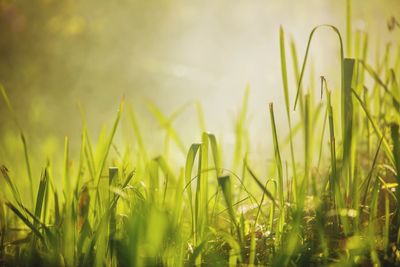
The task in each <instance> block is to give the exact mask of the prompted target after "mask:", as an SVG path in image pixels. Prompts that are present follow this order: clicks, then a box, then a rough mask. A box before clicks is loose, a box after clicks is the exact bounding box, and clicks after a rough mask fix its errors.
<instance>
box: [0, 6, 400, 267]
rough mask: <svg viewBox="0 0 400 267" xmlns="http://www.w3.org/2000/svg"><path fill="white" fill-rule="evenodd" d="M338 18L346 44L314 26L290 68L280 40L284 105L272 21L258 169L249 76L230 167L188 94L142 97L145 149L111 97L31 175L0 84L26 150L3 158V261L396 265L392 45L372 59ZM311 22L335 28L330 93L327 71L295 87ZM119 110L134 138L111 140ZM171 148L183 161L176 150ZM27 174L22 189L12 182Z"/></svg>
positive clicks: (398, 196) (398, 216)
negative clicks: (263, 160)
mask: <svg viewBox="0 0 400 267" xmlns="http://www.w3.org/2000/svg"><path fill="white" fill-rule="evenodd" d="M346 21H347V27H346V43H345V44H346V47H344V45H343V41H342V37H341V33H340V32H339V30H338V29H337V28H336V27H334V26H332V25H321V26H318V27H316V28H314V29H313V30H312V31H311V34H310V36H309V39H308V43H307V48H306V51H305V55H304V58H303V61H302V62H301V65H300V64H299V63H298V53H297V48H296V44H295V42H294V41H293V40H291V42H290V51H291V53H290V55H291V56H290V59H291V62H292V69H293V73H294V77H293V81H294V83H295V84H297V88H292V89H295V90H296V94H295V98H294V99H292V100H294V102H293V103H291V90H290V86H289V84H290V82H289V80H290V77H289V73H288V70H287V66H288V58H287V57H286V43H285V32H284V29H283V27H281V28H280V29H279V36H280V38H279V44H280V58H281V61H280V64H281V73H282V85H283V86H282V88H283V96H284V104H285V112H286V119H287V125H288V129H282V128H278V125H277V123H276V121H275V113H274V106H273V103H270V105H269V118H270V129H271V140H270V141H271V143H273V151H271V155H272V156H273V157H274V164H271V165H270V166H267V164H266V166H256V167H257V169H259V168H260V167H261V168H262V167H264V168H268V169H269V173H270V174H271V175H270V176H269V177H268V179H265V178H264V177H261V176H260V175H258V174H257V172H256V171H255V170H254V169H253V165H254V164H253V163H252V162H251V160H249V157H248V156H247V154H248V152H249V150H250V147H251V146H250V144H251V142H253V140H249V135H248V133H247V125H248V124H247V119H246V118H247V109H248V105H249V103H248V102H249V94H250V89H249V86H247V88H246V89H245V94H244V98H243V104H242V108H241V111H240V114H239V116H238V119H237V120H236V122H235V138H236V140H235V144H234V149H233V150H232V151H233V155H232V157H231V158H232V161H233V162H232V164H228V163H227V159H225V158H224V157H223V156H222V152H221V151H222V148H221V146H220V145H219V143H218V140H217V138H216V137H215V135H213V134H212V133H208V132H206V129H207V126H206V122H205V119H204V115H203V109H202V106H201V105H200V104H199V103H194V104H193V103H188V104H186V105H184V106H182V107H180V108H179V109H177V111H176V112H174V113H172V115H171V116H167V115H165V114H163V113H162V112H161V110H160V109H159V108H158V107H157V106H156V105H154V104H153V103H150V102H149V103H148V105H147V106H148V109H149V111H150V113H151V114H152V115H153V116H154V119H155V120H156V121H157V122H158V123H159V124H160V127H161V129H162V130H161V133H163V134H164V137H165V139H164V145H163V146H162V147H160V148H159V150H160V153H159V155H158V156H156V157H151V156H150V155H151V153H149V151H148V149H147V144H146V141H145V138H143V137H144V136H145V133H143V132H142V129H141V127H140V124H141V122H140V118H138V117H137V115H136V113H135V110H134V108H133V107H132V106H129V105H128V112H124V111H123V107H124V105H125V104H124V100H122V101H121V105H120V107H119V110H118V112H117V115H116V117H115V120H114V123H113V124H112V125H111V128H110V130H109V132H106V131H105V132H103V133H102V134H101V135H100V138H99V140H97V142H93V141H92V139H91V138H90V134H89V130H88V128H87V126H86V120H85V115H84V112H83V111H82V121H83V123H82V133H81V146H80V151H79V153H78V154H79V155H78V156H77V157H76V156H75V155H73V154H72V153H71V151H70V144H69V143H70V142H69V138H68V137H65V142H64V149H63V152H60V154H61V155H60V157H62V158H63V164H62V167H60V169H59V170H57V168H58V165H57V164H56V163H55V162H54V161H52V160H50V159H48V160H47V162H46V164H44V166H43V170H42V175H41V176H40V179H39V180H38V181H36V178H35V176H34V172H33V171H32V166H37V165H40V162H38V161H37V160H36V157H34V156H33V155H31V154H30V150H29V149H28V148H29V139H28V138H26V135H25V133H24V131H23V130H22V129H23V128H22V126H21V124H20V123H19V121H18V119H17V117H16V115H15V112H14V110H13V106H12V101H11V100H10V99H9V98H8V96H7V93H6V90H5V89H4V88H3V87H0V92H1V95H2V98H3V100H4V103H5V105H6V107H7V109H8V111H9V114H10V115H9V117H10V118H11V120H12V121H14V122H15V125H16V128H17V131H18V132H19V139H18V138H17V139H16V140H17V141H16V143H13V144H12V145H13V146H15V147H17V146H19V147H22V149H23V151H22V153H21V155H20V156H19V158H18V159H19V161H20V162H22V163H23V164H18V163H15V166H13V165H10V166H4V165H1V167H0V171H1V176H2V179H1V181H0V184H1V186H2V190H1V198H0V265H4V266H193V265H196V266H200V265H201V266H227V265H230V266H236V265H241V266H310V265H314V266H315V265H322V266H370V265H376V266H387V265H400V249H399V246H400V212H399V208H398V204H397V203H398V201H399V200H400V190H397V189H398V184H399V182H400V140H399V139H400V133H399V124H400V104H399V100H400V91H399V90H400V88H399V85H398V84H399V81H398V80H397V77H398V76H399V72H400V64H399V62H400V50H399V49H400V46H399V47H398V48H397V49H398V51H397V54H396V55H395V56H394V55H393V54H390V53H391V52H390V50H389V49H385V50H384V53H383V55H382V56H381V57H378V58H377V62H376V63H375V64H371V63H370V62H369V61H368V58H369V56H368V47H369V45H368V42H369V41H368V40H369V39H368V35H367V34H366V33H360V32H357V33H356V34H355V35H354V34H353V33H352V31H351V1H347V14H346ZM321 27H324V28H328V29H330V30H331V32H332V34H335V35H336V36H337V37H338V46H339V53H338V59H339V62H340V66H338V68H339V70H340V77H339V78H338V79H339V80H340V84H341V85H340V87H341V88H338V89H336V88H330V85H329V83H328V81H329V80H333V79H335V78H336V77H327V76H323V77H321V88H319V89H318V88H313V86H312V85H306V81H305V72H306V68H307V63H308V62H309V61H310V52H311V44H312V40H313V38H316V37H315V35H316V33H317V32H318V29H320V28H321ZM345 56H348V57H345ZM391 58H392V59H394V60H389V59H391ZM392 61H393V62H392ZM300 66H301V68H300ZM311 76H313V75H311ZM311 84H312V83H311ZM304 90H307V91H306V92H304ZM318 90H319V91H320V93H319V94H320V96H321V98H318V97H316V96H317V95H319V94H316V93H315V92H318ZM292 91H293V90H292ZM297 104H299V110H297V109H296V108H297ZM190 107H193V108H195V110H196V111H197V115H198V121H199V126H200V129H201V135H200V136H201V137H200V139H201V142H199V143H193V144H191V145H190V146H188V145H187V144H185V143H184V142H183V141H182V139H181V138H180V135H179V129H176V128H175V127H174V126H173V121H174V119H175V118H176V117H177V116H179V115H180V114H181V113H182V112H185V110H186V109H187V108H190ZM292 107H294V108H295V109H294V110H293V109H292ZM124 114H127V115H128V121H129V123H130V126H131V130H132V135H131V137H132V139H133V145H132V146H129V145H128V144H127V145H126V147H122V148H117V147H116V145H115V136H116V134H117V133H118V131H120V129H119V128H120V127H121V126H120V124H121V123H122V121H123V115H124ZM320 114H324V115H323V116H322V115H320ZM266 117H267V116H266ZM294 118H297V119H294ZM284 132H288V137H287V138H286V139H283V138H281V134H282V133H284ZM285 140H286V141H285ZM120 149H122V150H120ZM120 151H123V152H122V153H121V152H120ZM286 152H287V153H286ZM182 155H183V156H184V164H183V165H182V166H180V165H179V164H177V163H176V160H175V158H176V157H181V156H182ZM286 155H289V156H288V157H287V158H286ZM21 166H23V168H24V170H23V171H21V170H20V169H19V168H20V167H21ZM255 169H256V168H255ZM15 174H18V175H21V177H20V176H18V177H16V176H14V175H15ZM22 176H26V179H25V177H22ZM60 177H61V179H60ZM25 181H27V182H28V183H27V187H28V188H29V192H25V191H22V190H21V187H22V186H23V184H24V183H25ZM61 181H62V188H61V189H60V187H59V183H60V182H61ZM35 192H36V193H35Z"/></svg>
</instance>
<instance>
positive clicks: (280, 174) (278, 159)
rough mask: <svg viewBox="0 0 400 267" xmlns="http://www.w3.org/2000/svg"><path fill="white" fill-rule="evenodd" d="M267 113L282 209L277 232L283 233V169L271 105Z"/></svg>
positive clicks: (270, 104)
mask: <svg viewBox="0 0 400 267" xmlns="http://www.w3.org/2000/svg"><path fill="white" fill-rule="evenodd" d="M269 112H270V118H271V128H272V140H273V143H274V151H275V164H276V168H277V170H278V196H279V205H280V206H281V207H282V209H281V213H280V217H279V231H280V232H282V231H283V226H284V223H285V212H284V208H283V207H284V204H285V199H284V193H283V168H282V160H281V154H280V151H279V143H278V135H277V132H276V124H275V116H274V106H273V103H269Z"/></svg>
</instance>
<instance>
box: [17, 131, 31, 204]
mask: <svg viewBox="0 0 400 267" xmlns="http://www.w3.org/2000/svg"><path fill="white" fill-rule="evenodd" d="M20 136H21V141H22V145H23V147H24V156H25V164H26V171H27V173H28V180H29V188H30V194H31V203H32V205H33V203H34V202H33V198H34V193H33V187H34V186H33V179H32V170H31V164H30V161H29V153H28V146H27V144H26V139H25V135H24V133H23V132H22V131H21V135H20Z"/></svg>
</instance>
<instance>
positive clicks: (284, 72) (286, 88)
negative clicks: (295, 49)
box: [279, 26, 297, 203]
mask: <svg viewBox="0 0 400 267" xmlns="http://www.w3.org/2000/svg"><path fill="white" fill-rule="evenodd" d="M279 36H280V39H279V40H280V52H281V72H282V83H283V93H284V96H285V107H286V116H287V120H288V124H289V140H290V156H291V160H292V172H293V178H292V179H293V184H294V186H293V190H294V191H293V196H294V199H293V201H294V203H296V199H297V193H296V187H297V178H296V161H295V157H294V148H293V137H292V120H291V117H290V102H289V86H288V79H287V69H286V52H285V34H284V31H283V28H282V26H281V27H280V31H279Z"/></svg>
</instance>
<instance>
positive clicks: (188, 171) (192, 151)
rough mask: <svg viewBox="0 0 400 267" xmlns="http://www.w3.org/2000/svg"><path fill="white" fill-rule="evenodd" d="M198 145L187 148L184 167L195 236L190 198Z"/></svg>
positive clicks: (194, 222) (193, 223) (193, 229)
mask: <svg viewBox="0 0 400 267" xmlns="http://www.w3.org/2000/svg"><path fill="white" fill-rule="evenodd" d="M199 148H200V144H192V145H191V146H190V148H189V152H188V154H187V157H186V165H185V180H186V187H185V188H186V189H187V192H188V196H189V204H190V212H191V214H192V233H193V235H194V236H195V229H196V221H195V220H194V210H193V197H192V185H191V183H192V170H193V165H194V160H195V158H196V155H197V152H198V151H199Z"/></svg>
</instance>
